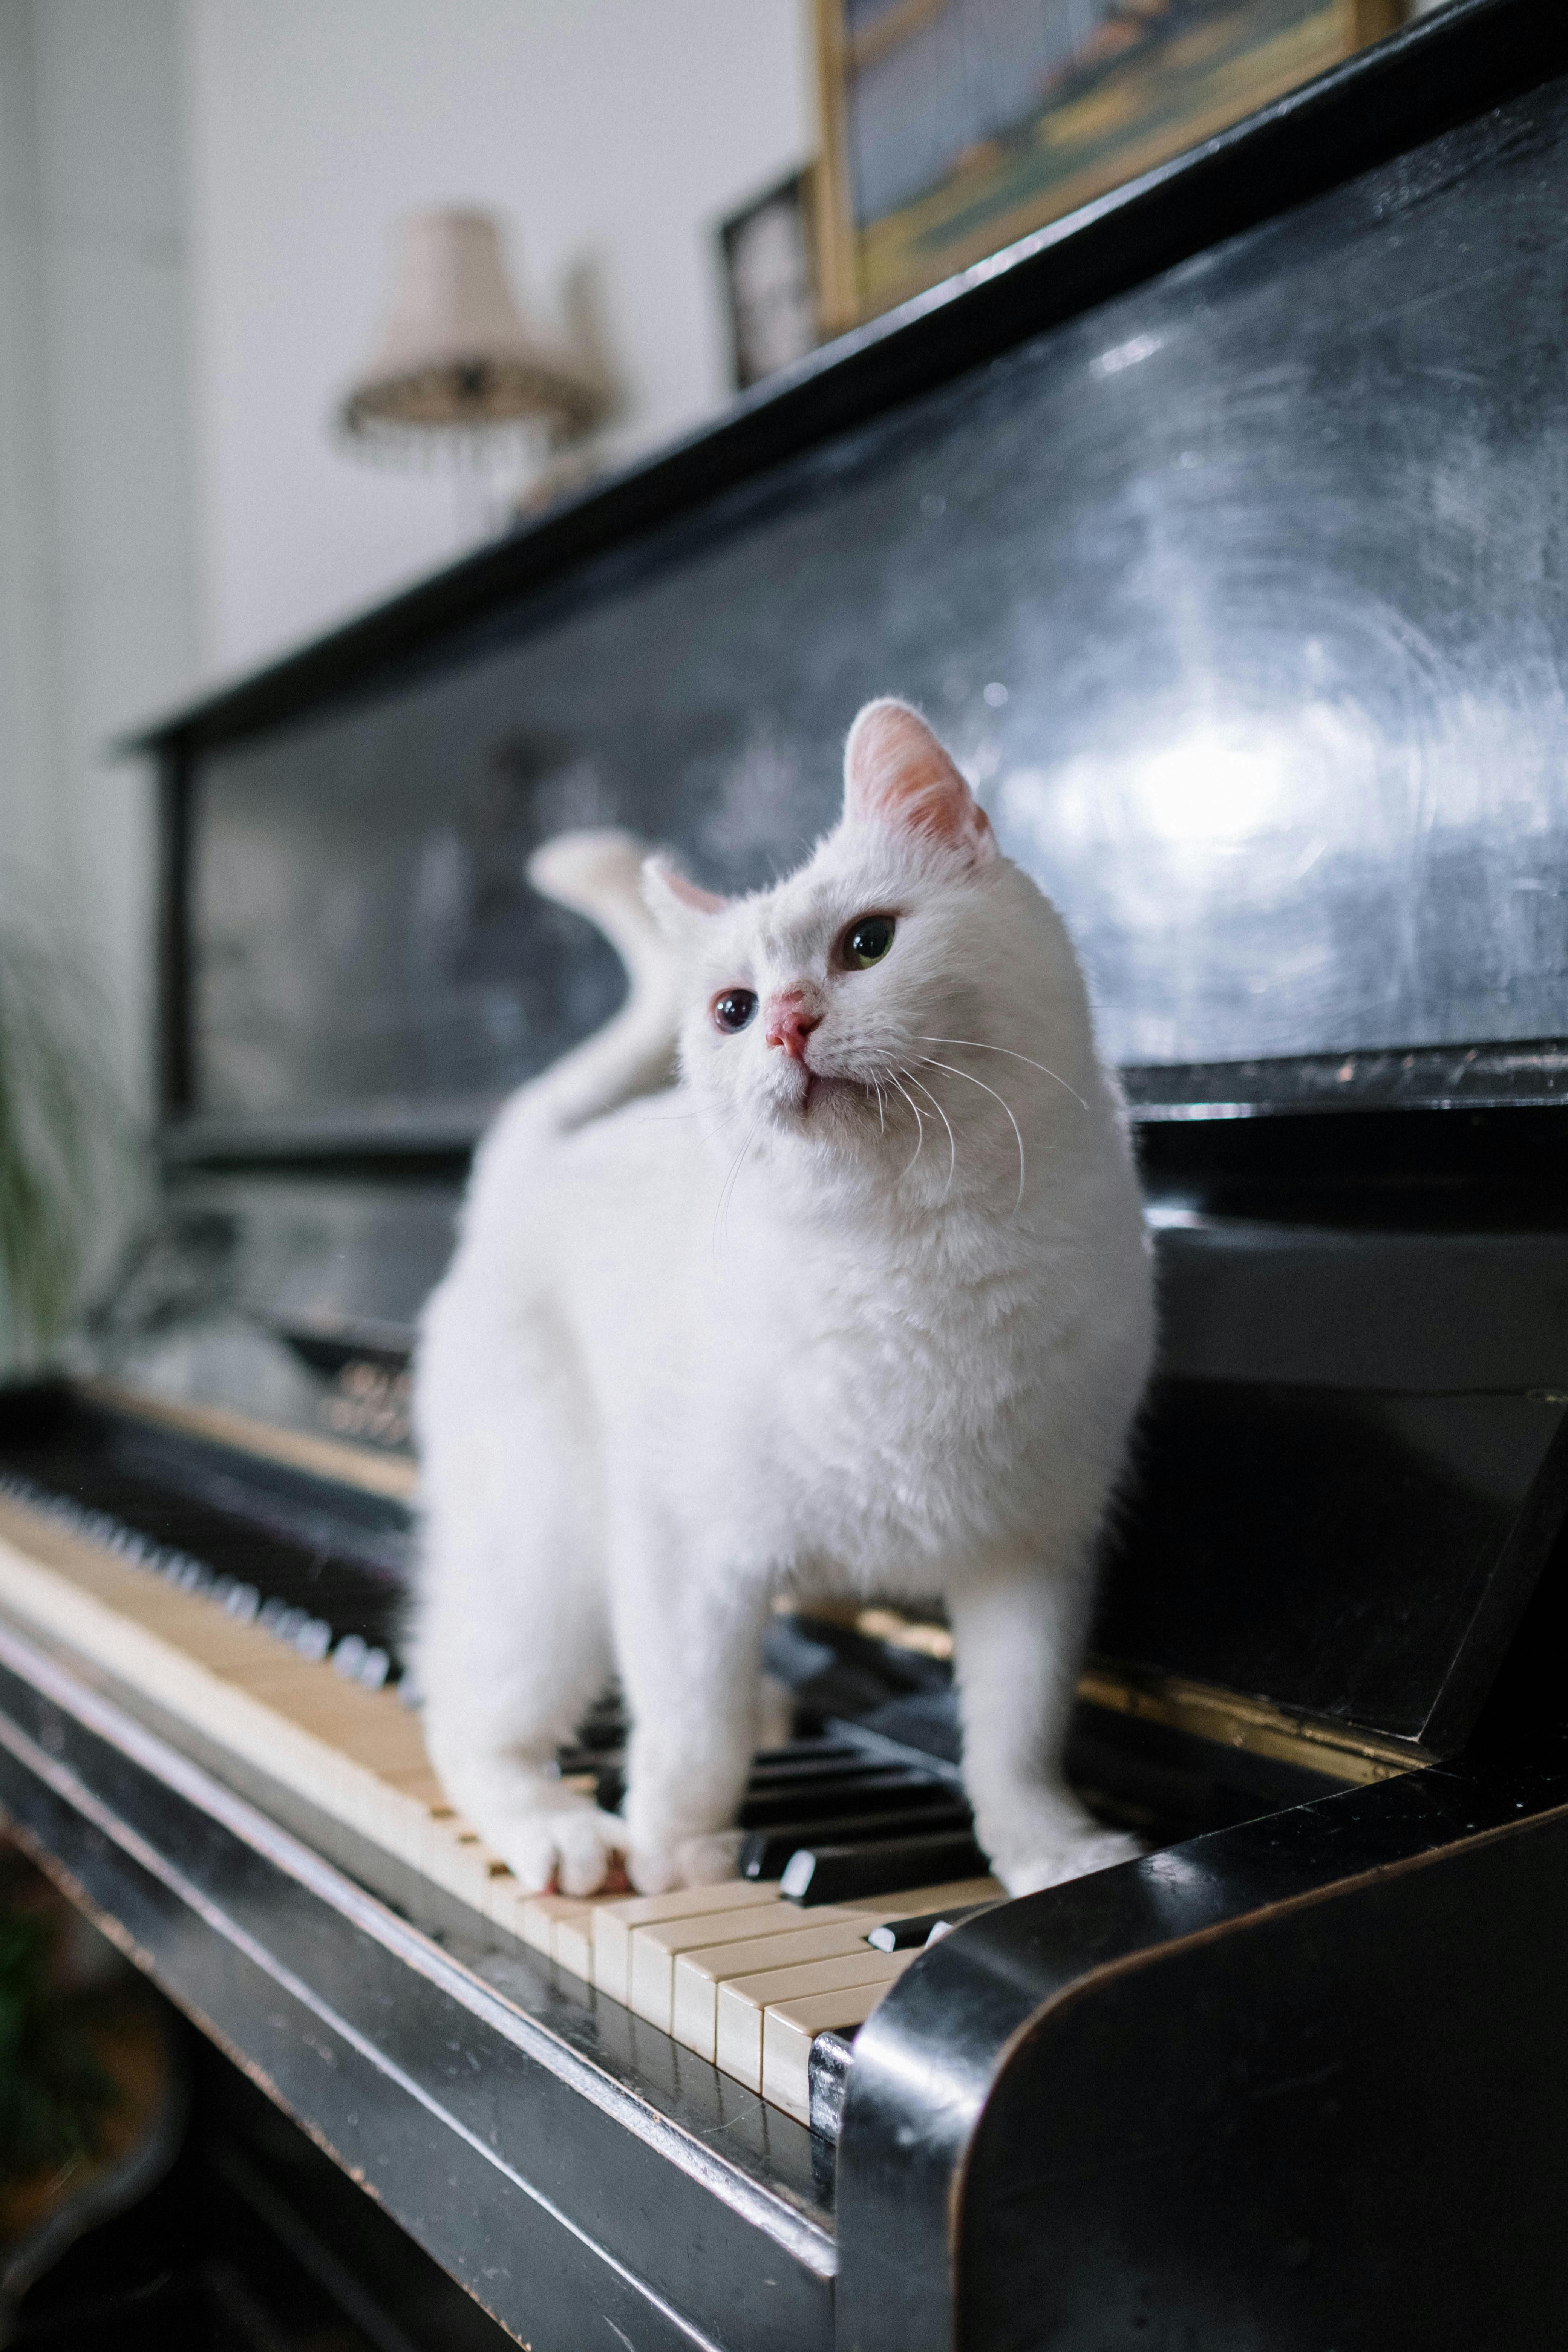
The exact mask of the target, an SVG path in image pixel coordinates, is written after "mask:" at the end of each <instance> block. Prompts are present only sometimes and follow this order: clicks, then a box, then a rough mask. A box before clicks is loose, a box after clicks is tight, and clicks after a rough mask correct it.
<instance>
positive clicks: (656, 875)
mask: <svg viewBox="0 0 1568 2352" xmlns="http://www.w3.org/2000/svg"><path fill="white" fill-rule="evenodd" d="M642 894H643V902H644V904H645V905H646V907H647V910H648V913H649V914H650V915H651V916H652V917H653V919H654V921H655V922H656V923H657V924H658V928H659V929H660V930H661V931H662V932H663V933H664V935H665V937H666V939H669V940H679V939H687V938H689V936H690V934H691V930H692V923H693V918H694V917H695V918H698V919H702V918H705V917H707V916H709V915H716V914H717V913H718V912H719V909H720V908H721V907H722V906H723V905H724V903H725V902H724V900H723V899H722V898H715V897H714V895H713V893H712V891H711V890H701V889H699V887H698V886H697V884H696V883H695V882H689V881H688V880H687V878H686V877H685V875H684V874H682V873H681V872H680V871H679V867H678V866H676V865H675V864H674V862H673V860H672V859H670V858H668V857H667V856H664V855H663V853H662V852H661V853H660V854H659V855H658V856H656V857H648V858H645V859H644V861H643V869H642Z"/></svg>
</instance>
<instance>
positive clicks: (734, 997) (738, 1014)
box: [713, 988, 757, 1032]
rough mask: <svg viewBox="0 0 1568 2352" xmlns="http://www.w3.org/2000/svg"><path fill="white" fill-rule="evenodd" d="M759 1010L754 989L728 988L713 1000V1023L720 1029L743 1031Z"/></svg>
mask: <svg viewBox="0 0 1568 2352" xmlns="http://www.w3.org/2000/svg"><path fill="white" fill-rule="evenodd" d="M756 1009H757V998H756V992H755V990H754V989H750V988H727V989H726V990H725V991H724V993H723V995H722V996H716V997H715V998H714V999H713V1023H714V1026H715V1027H716V1028H719V1029H728V1030H730V1031H731V1032H733V1031H734V1030H736V1029H743V1028H744V1027H745V1025H746V1024H747V1022H748V1021H749V1020H750V1019H751V1017H752V1013H754V1012H755V1011H756Z"/></svg>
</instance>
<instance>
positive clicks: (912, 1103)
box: [888, 1070, 926, 1184]
mask: <svg viewBox="0 0 1568 2352" xmlns="http://www.w3.org/2000/svg"><path fill="white" fill-rule="evenodd" d="M888 1084H889V1086H890V1087H899V1092H900V1094H901V1095H903V1097H904V1100H905V1101H906V1102H907V1103H908V1105H909V1107H910V1109H911V1110H912V1111H913V1113H914V1115H915V1126H916V1128H917V1129H919V1135H920V1139H919V1141H918V1142H917V1143H916V1145H915V1148H914V1150H912V1151H911V1152H910V1158H909V1163H908V1166H906V1167H904V1168H901V1169H900V1171H899V1181H900V1184H901V1183H902V1182H903V1181H904V1178H905V1177H906V1176H907V1175H908V1174H909V1172H910V1168H912V1167H913V1166H914V1164H915V1161H916V1160H918V1159H919V1158H920V1156H921V1151H922V1150H923V1149H924V1146H925V1139H926V1123H925V1121H924V1119H923V1118H921V1107H920V1105H919V1103H918V1102H916V1100H915V1098H914V1097H913V1095H911V1094H907V1093H905V1091H904V1088H903V1087H900V1086H899V1081H898V1078H897V1077H896V1076H895V1075H894V1073H893V1072H892V1071H891V1070H889V1073H888Z"/></svg>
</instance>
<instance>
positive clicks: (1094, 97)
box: [816, 0, 1408, 333]
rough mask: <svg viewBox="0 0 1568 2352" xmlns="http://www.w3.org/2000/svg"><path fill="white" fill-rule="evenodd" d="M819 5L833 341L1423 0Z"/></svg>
mask: <svg viewBox="0 0 1568 2352" xmlns="http://www.w3.org/2000/svg"><path fill="white" fill-rule="evenodd" d="M1407 13H1408V9H1407V5H1406V0H1004V5H1002V6H1001V7H998V6H997V5H996V0H816V34H817V60H818V68H819V73H820V78H821V102H822V134H823V136H822V160H821V164H820V176H819V182H818V204H817V234H818V239H819V245H818V255H819V261H818V268H819V278H820V288H821V302H822V312H823V325H824V328H825V330H826V331H827V332H829V333H833V332H837V331H840V330H842V329H843V328H845V327H848V326H853V325H855V324H856V323H857V322H858V320H862V319H867V318H873V317H875V316H876V315H877V314H878V313H879V312H880V311H883V310H891V309H892V308H893V307H894V305H895V304H896V303H899V302H901V301H903V300H905V299H907V298H908V297H909V296H910V295H912V294H918V293H921V292H922V291H923V290H924V289H925V288H927V287H928V286H934V285H936V284H937V283H938V282H939V281H940V280H941V279H942V278H947V277H951V276H952V273H953V271H955V270H959V269H963V268H967V267H968V265H969V264H970V263H971V262H973V261H977V260H980V259H981V258H982V257H984V255H986V254H989V253H994V252H997V251H998V250H999V249H1000V248H1001V247H1003V246H1005V245H1010V244H1011V243H1012V242H1013V240H1014V239H1015V238H1016V237H1019V236H1026V234H1027V233H1028V231H1029V230H1031V229H1035V228H1039V227H1041V226H1044V224H1045V223H1046V222H1047V221H1051V220H1057V219H1059V218H1060V217H1061V216H1062V215H1064V214H1066V213H1069V212H1072V211H1074V210H1076V208H1077V207H1078V206H1079V205H1083V204H1088V203H1089V202H1090V201H1091V200H1092V199H1093V198H1094V197H1096V196H1100V195H1103V194H1105V193H1106V192H1107V190H1108V189H1110V188H1113V187H1117V186H1119V185H1120V184H1121V183H1122V182H1123V181H1126V180H1131V179H1134V178H1136V177H1137V175H1138V174H1139V173H1141V172H1147V171H1150V170H1152V168H1153V167H1154V165H1156V164H1157V163H1165V162H1167V161H1168V160H1169V159H1170V157H1171V156H1173V155H1175V154H1179V153H1180V152H1181V151H1182V150H1183V149H1184V148H1185V147H1190V146H1194V145H1195V144H1196V143H1197V142H1199V141H1200V140H1203V139H1207V138H1210V137H1212V136H1213V134H1214V133H1215V131H1222V130H1224V129H1226V127H1227V126H1228V125H1229V124H1230V123H1233V122H1237V121H1240V120H1241V118H1242V117H1243V116H1244V115H1247V114H1250V113H1251V112H1252V111H1253V110H1254V109H1255V108H1258V107H1260V106H1266V105H1268V102H1269V101H1270V100H1273V99H1276V98H1279V97H1280V96H1282V95H1283V93H1284V92H1285V91H1286V90H1288V89H1296V88H1297V87H1298V86H1299V85H1300V83H1302V82H1304V81H1308V80H1310V79H1311V78H1312V76H1313V75H1314V74H1318V73H1321V72H1323V71H1324V70H1326V68H1328V67H1330V66H1332V65H1337V64H1338V63H1339V62H1340V61H1341V60H1342V58H1347V57H1349V56H1350V55H1351V54H1352V52H1353V51H1354V50H1356V49H1359V48H1364V47H1366V45H1367V43H1368V42H1370V41H1374V40H1378V39H1381V38H1382V37H1383V36H1384V34H1385V33H1391V32H1393V31H1394V30H1395V29H1396V28H1397V27H1398V26H1400V25H1401V24H1403V23H1404V22H1405V17H1406V15H1407ZM1042 27H1043V30H1042ZM922 173H923V174H924V178H923V180H922V176H921V175H922Z"/></svg>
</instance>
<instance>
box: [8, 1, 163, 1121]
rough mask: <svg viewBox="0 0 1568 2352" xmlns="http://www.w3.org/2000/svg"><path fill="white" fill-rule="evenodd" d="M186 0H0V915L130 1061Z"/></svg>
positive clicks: (144, 859) (157, 664) (142, 888)
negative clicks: (71, 978) (95, 989)
mask: <svg viewBox="0 0 1568 2352" xmlns="http://www.w3.org/2000/svg"><path fill="white" fill-rule="evenodd" d="M183 44H184V10H183V7H182V5H181V0H134V5H128V0H0V916H9V917H10V918H11V919H18V918H19V919H23V920H24V921H26V923H28V924H29V925H30V926H31V927H32V928H33V929H36V930H37V931H39V932H42V933H45V934H47V935H49V936H51V937H53V938H54V939H55V940H57V941H58V943H59V944H60V945H61V946H62V947H63V948H65V949H66V950H68V952H70V953H72V954H73V955H74V957H75V958H76V960H77V961H79V962H80V963H82V964H84V965H85V966H86V967H87V968H88V970H89V971H90V972H91V973H92V974H93V976H94V977H95V978H96V979H97V980H98V981H99V982H100V985H101V987H102V990H103V992H104V994H105V997H106V999H107V1003H108V1007H109V1021H110V1030H111V1035H110V1045H111V1048H112V1051H113V1054H114V1057H115V1059H116V1060H117V1062H118V1064H119V1066H120V1068H121V1074H122V1076H124V1078H125V1080H126V1082H127V1084H128V1087H129V1088H130V1090H131V1092H132V1097H135V1098H142V1097H144V1093H145V1087H146V1080H147V1074H148V1051H147V1047H148V1034H149V1031H148V1022H147V1017H146V1016H147V1010H148V1003H149V998H150V991H151V977H152V965H151V956H150V952H149V950H150V940H151V928H152V926H151V898H152V854H151V853H152V828H151V824H150V804H149V798H148V791H147V780H146V778H145V777H144V776H143V775H142V774H141V773H140V772H138V771H137V770H136V769H135V768H133V767H127V765H126V764H125V763H124V762H123V761H116V760H114V759H112V758H111V757H110V751H109V746H110V741H111V740H112V738H113V737H114V736H115V735H116V734H117V733H118V732H120V731H121V730H124V729H126V728H128V727H130V726H131V725H132V724H133V723H134V722H135V721H137V720H138V719H142V718H143V717H145V716H146V714H147V713H148V711H149V710H150V709H153V708H154V707H155V706H157V705H159V704H161V703H164V702H167V701H169V700H170V699H172V698H174V697H175V696H177V695H180V694H183V693H184V692H185V691H187V690H188V688H189V687H190V685H191V683H192V680H193V677H194V674H195V625H194V605H195V593H194V530H193V524H192V493H193V478H192V467H191V443H190V432H189V401H188V376H189V370H188V334H187V320H186V312H185V280H186V252H185V236H184V226H185V188H184V147H183V139H184V122H183V110H182V104H181V87H182V70H183V69H182V54H183Z"/></svg>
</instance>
